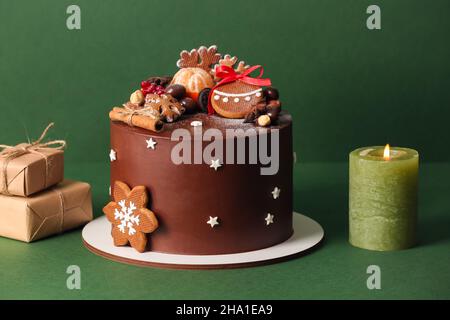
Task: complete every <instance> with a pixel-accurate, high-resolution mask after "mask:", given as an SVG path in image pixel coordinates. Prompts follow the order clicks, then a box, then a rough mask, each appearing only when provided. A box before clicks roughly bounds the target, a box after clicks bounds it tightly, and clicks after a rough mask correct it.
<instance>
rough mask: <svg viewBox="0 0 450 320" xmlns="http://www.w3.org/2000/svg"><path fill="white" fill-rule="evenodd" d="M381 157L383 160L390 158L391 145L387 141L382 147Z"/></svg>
mask: <svg viewBox="0 0 450 320" xmlns="http://www.w3.org/2000/svg"><path fill="white" fill-rule="evenodd" d="M383 158H384V160H389V159H390V158H391V147H390V146H389V143H388V144H387V145H386V147H384V152H383Z"/></svg>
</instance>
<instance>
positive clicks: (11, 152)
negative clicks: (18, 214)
mask: <svg viewBox="0 0 450 320" xmlns="http://www.w3.org/2000/svg"><path fill="white" fill-rule="evenodd" d="M53 126H54V123H53V122H52V123H50V124H49V125H48V126H47V127H46V128H45V129H44V131H43V132H42V134H41V136H40V137H39V139H37V140H36V141H34V142H32V143H23V144H19V145H17V146H9V145H5V144H0V150H1V151H0V158H3V165H2V177H3V179H2V186H1V189H0V194H1V193H2V194H6V195H10V192H9V190H8V187H9V186H8V184H9V183H8V172H7V171H8V165H9V163H10V162H11V160H14V159H16V158H18V157H21V156H23V155H25V154H29V153H32V154H36V155H39V156H41V157H42V158H43V159H44V161H45V178H44V179H45V180H44V185H45V186H47V176H48V171H49V161H48V156H47V155H45V154H44V153H42V152H41V151H40V150H43V149H46V148H51V149H55V150H62V149H64V147H65V146H66V141H64V140H51V141H48V142H42V140H44V138H45V136H46V135H47V132H48V130H50V128H51V127H53Z"/></svg>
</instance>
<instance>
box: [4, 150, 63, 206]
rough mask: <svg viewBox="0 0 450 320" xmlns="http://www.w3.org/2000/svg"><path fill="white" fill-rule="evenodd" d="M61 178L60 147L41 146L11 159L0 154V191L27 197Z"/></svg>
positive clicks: (61, 157) (61, 153)
mask: <svg viewBox="0 0 450 320" xmlns="http://www.w3.org/2000/svg"><path fill="white" fill-rule="evenodd" d="M23 145H26V144H23ZM20 146H21V145H18V146H16V147H20ZM5 162H6V163H5ZM63 179H64V151H62V150H60V149H55V148H42V149H38V150H36V151H35V152H29V153H25V154H22V155H20V156H18V157H15V158H13V159H8V158H7V157H5V156H2V155H0V181H1V182H2V184H1V186H0V193H3V194H6V195H16V196H22V197H27V196H29V195H32V194H34V193H36V192H39V191H42V190H44V189H47V188H48V187H51V186H53V185H55V184H57V183H59V182H61V181H63Z"/></svg>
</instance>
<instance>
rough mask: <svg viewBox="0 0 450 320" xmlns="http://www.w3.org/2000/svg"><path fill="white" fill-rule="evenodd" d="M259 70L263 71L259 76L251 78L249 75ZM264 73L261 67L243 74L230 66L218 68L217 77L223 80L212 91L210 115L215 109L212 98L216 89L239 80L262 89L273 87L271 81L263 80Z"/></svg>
mask: <svg viewBox="0 0 450 320" xmlns="http://www.w3.org/2000/svg"><path fill="white" fill-rule="evenodd" d="M257 69H261V70H259V75H258V76H257V77H256V78H252V77H250V76H249V74H250V73H252V72H253V71H255V70H257ZM263 73H264V68H263V67H262V66H260V65H257V66H253V67H250V68H248V69H247V70H245V71H244V72H242V73H236V71H234V69H233V68H231V67H229V66H218V67H216V76H217V77H218V78H221V79H222V80H220V82H219V83H218V84H216V85H215V86H214V87H213V88H212V89H211V92H210V93H209V96H208V114H213V113H214V108H213V107H212V105H211V97H212V95H213V92H214V90H215V89H217V88H218V87H220V86H223V85H224V84H227V83H230V82H234V81H237V80H240V81H242V82H245V83H248V84H253V85H255V86H260V87H263V86H270V85H271V82H270V79H261V77H262V75H263Z"/></svg>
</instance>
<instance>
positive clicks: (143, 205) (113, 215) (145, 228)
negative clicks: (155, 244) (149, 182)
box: [103, 181, 158, 252]
mask: <svg viewBox="0 0 450 320" xmlns="http://www.w3.org/2000/svg"><path fill="white" fill-rule="evenodd" d="M113 198H114V201H111V202H110V203H108V204H107V205H106V206H105V207H104V208H103V213H104V214H105V215H106V217H107V218H108V220H109V222H111V224H112V229H111V235H112V237H113V240H114V245H115V246H125V245H128V244H130V245H131V246H132V247H133V248H134V249H136V250H137V251H139V252H144V251H145V249H146V246H147V234H149V233H152V232H153V231H155V230H156V229H157V228H158V220H157V219H156V216H155V214H154V213H153V212H152V211H150V210H149V209H147V202H148V197H147V192H146V189H145V187H144V186H137V187H134V188H133V189H132V190H130V188H129V187H128V186H127V185H126V184H125V183H123V182H121V181H116V182H115V184H114V191H113Z"/></svg>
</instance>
